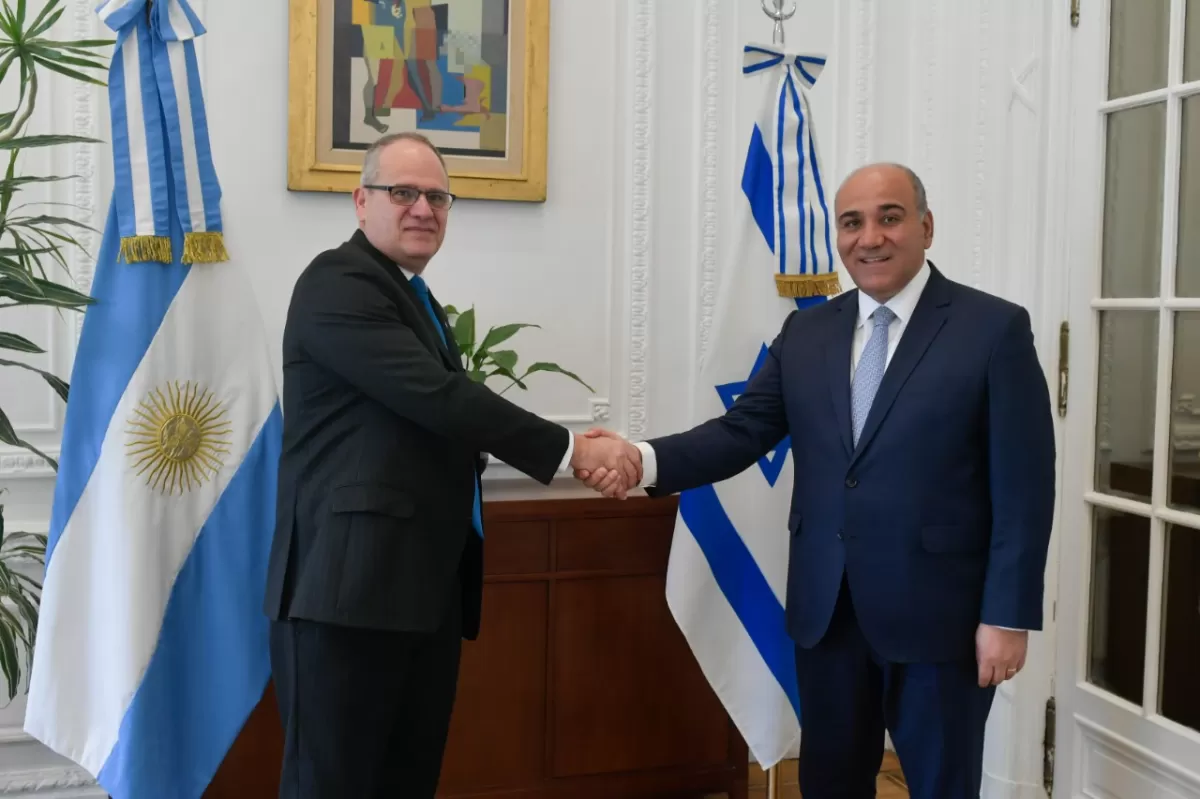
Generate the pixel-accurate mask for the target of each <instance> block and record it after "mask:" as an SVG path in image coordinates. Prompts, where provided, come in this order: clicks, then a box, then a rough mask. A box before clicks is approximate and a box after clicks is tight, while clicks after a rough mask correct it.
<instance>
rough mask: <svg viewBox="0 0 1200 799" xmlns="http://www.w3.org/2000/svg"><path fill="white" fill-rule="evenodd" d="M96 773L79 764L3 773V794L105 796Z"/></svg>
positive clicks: (41, 798) (47, 798) (42, 798)
mask: <svg viewBox="0 0 1200 799" xmlns="http://www.w3.org/2000/svg"><path fill="white" fill-rule="evenodd" d="M105 795H106V794H105V793H104V791H103V790H101V789H100V788H98V787H96V781H95V780H94V779H92V775H91V774H88V773H87V772H86V771H84V770H83V769H82V768H78V767H76V766H52V767H48V768H40V769H28V770H23V771H9V772H6V773H4V774H0V796H12V797H17V796H29V797H37V799H83V798H84V797H89V799H90V797H104V796H105Z"/></svg>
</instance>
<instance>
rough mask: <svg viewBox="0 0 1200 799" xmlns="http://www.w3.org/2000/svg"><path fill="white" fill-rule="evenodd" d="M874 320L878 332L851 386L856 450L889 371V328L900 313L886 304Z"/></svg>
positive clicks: (873, 315) (855, 373) (864, 349)
mask: <svg viewBox="0 0 1200 799" xmlns="http://www.w3.org/2000/svg"><path fill="white" fill-rule="evenodd" d="M871 318H872V319H874V320H875V329H874V330H872V331H871V338H870V339H869V340H868V341H867V346H866V347H864V348H863V354H862V357H861V358H859V359H858V368H857V369H855V370H854V381H853V382H852V383H851V386H850V402H851V409H852V412H853V415H854V446H856V447H857V446H858V437H859V436H860V435H862V431H863V427H864V426H865V425H866V423H867V414H868V413H870V412H871V403H872V402H874V401H875V392H876V391H878V390H879V384H880V383H881V382H883V373H884V370H886V369H887V351H888V325H890V324H891V323H892V320H893V319H895V318H896V312H895V311H893V310H892V309H891V308H889V307H887V306H886V305H880V306H879V307H878V308H876V309H875V312H874V313H872V314H871Z"/></svg>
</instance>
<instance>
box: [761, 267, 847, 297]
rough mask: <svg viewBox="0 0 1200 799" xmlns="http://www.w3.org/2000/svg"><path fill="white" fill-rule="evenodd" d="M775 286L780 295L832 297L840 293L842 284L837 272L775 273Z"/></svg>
mask: <svg viewBox="0 0 1200 799" xmlns="http://www.w3.org/2000/svg"><path fill="white" fill-rule="evenodd" d="M775 288H776V290H778V291H779V296H780V297H788V298H791V299H798V298H802V297H832V296H833V295H835V294H840V293H841V291H842V284H841V282H840V281H839V280H838V275H837V272H833V273H831V274H828V275H775Z"/></svg>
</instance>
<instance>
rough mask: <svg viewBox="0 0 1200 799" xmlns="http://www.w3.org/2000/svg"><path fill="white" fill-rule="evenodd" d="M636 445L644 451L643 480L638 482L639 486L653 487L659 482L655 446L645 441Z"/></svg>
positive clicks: (639, 449)
mask: <svg viewBox="0 0 1200 799" xmlns="http://www.w3.org/2000/svg"><path fill="white" fill-rule="evenodd" d="M634 446H635V447H637V448H638V451H640V452H641V453H642V481H641V482H640V483H638V488H651V487H653V486H654V484H655V483H657V482H658V457H657V456H656V455H655V454H654V447H652V446H650V445H649V444H647V443H646V442H645V441H638V442H636V443H635V444H634Z"/></svg>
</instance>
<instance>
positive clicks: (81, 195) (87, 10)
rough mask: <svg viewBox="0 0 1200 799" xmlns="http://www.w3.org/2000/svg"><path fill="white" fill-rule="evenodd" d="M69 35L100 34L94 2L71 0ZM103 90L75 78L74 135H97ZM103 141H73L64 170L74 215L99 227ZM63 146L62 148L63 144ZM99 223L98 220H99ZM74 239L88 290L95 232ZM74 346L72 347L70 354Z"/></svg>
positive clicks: (78, 327) (79, 325)
mask: <svg viewBox="0 0 1200 799" xmlns="http://www.w3.org/2000/svg"><path fill="white" fill-rule="evenodd" d="M71 12H72V34H73V35H72V38H73V39H76V40H80V39H96V38H100V37H99V35H98V34H99V30H100V22H99V18H98V17H97V16H96V4H95V2H93V0H75V2H74V3H73V4H72V9H71ZM103 91H104V90H103V89H101V88H100V87H97V86H92V85H89V84H86V83H83V82H82V81H74V82H73V87H72V94H71V111H72V113H71V132H72V133H73V134H74V135H76V136H90V137H92V138H100V136H99V135H98V134H99V131H100V128H101V125H100V123H99V120H98V119H97V117H96V107H97V105H98V98H99V97H102V92H103ZM103 146H105V145H104V144H76V145H73V146H72V147H71V148H70V150H69V152H70V153H71V164H70V167H71V169H70V171H68V172H65V173H63V174H68V175H69V174H75V175H78V177H76V178H75V179H74V180H72V181H71V187H72V189H73V192H74V196H73V198H72V202H73V203H74V205H75V211H74V216H75V219H77V220H78V221H80V222H82V223H84V224H85V225H89V226H91V227H95V228H99V227H100V224H102V223H103V219H101V218H100V217H99V216H98V215H97V213H96V153H97V151H98V150H99V148H101V147H103ZM64 149H65V148H64ZM98 223H99V224H98ZM74 236H75V240H76V241H78V242H79V243H80V244H81V245H82V249H81V248H78V247H76V248H72V250H71V257H70V258H69V259H67V262H68V263H69V264H70V268H71V276H72V277H73V278H74V280H75V287H76V289H78V290H79V291H82V292H85V293H86V292H88V291H90V290H91V288H92V278H93V277H94V270H95V261H94V258H95V256H96V250H97V248H98V247H97V245H98V241H97V236H96V234H95V233H93V232H92V231H91V230H83V229H80V230H78V231H76V232H75V233H74ZM75 316H76V318H75V341H76V343H77V342H78V341H79V336H80V335H81V334H82V333H83V317H84V315H83V314H82V313H77V314H76V315H75ZM74 350H75V348H74V347H72V356H73V355H74Z"/></svg>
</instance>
